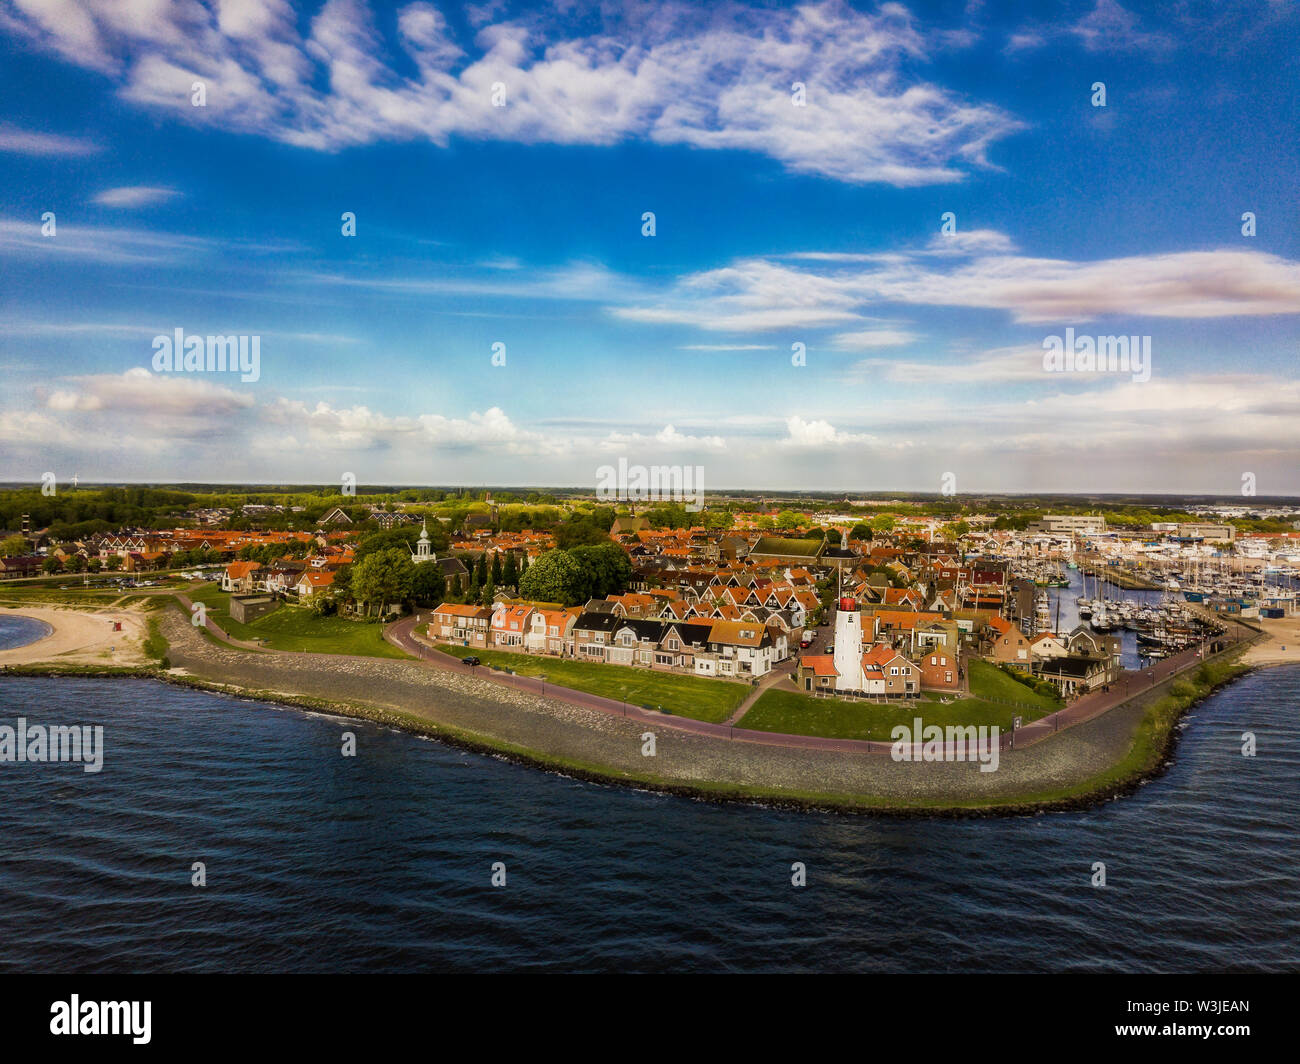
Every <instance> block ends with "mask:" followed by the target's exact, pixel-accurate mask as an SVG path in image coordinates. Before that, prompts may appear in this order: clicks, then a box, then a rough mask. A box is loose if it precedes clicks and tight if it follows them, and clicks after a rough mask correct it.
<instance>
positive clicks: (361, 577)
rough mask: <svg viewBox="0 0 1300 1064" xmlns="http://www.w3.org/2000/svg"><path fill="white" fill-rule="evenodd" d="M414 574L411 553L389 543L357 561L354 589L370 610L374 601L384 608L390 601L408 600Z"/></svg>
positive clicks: (381, 608)
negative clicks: (388, 545)
mask: <svg viewBox="0 0 1300 1064" xmlns="http://www.w3.org/2000/svg"><path fill="white" fill-rule="evenodd" d="M414 576H415V564H414V563H413V562H412V561H411V556H410V554H409V553H408V552H406V551H404V550H402V549H401V548H400V547H390V548H388V549H387V550H381V551H379V552H377V553H375V554H368V555H366V557H364V558H362V559H361V561H359V562H357V564H356V568H355V569H354V571H353V573H352V591H353V594H354V595H355V596H356V598H357V601H358V602H361V603H364V605H365V608H366V613H367V614H369V613H370V607H371V606H373V605H378V606H379V608H380V610H383V608H384V606H386V605H388V604H389V603H391V602H406V601H408V600H409V599H410V597H411V582H412V580H413V579H414Z"/></svg>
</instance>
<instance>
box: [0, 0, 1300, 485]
mask: <svg viewBox="0 0 1300 1064" xmlns="http://www.w3.org/2000/svg"><path fill="white" fill-rule="evenodd" d="M1020 7H1021V5H1006V6H1005V7H1002V8H995V7H994V5H991V4H980V3H966V4H961V3H945V4H912V5H906V6H904V5H899V4H886V5H882V6H879V7H876V6H872V5H866V4H860V5H848V4H840V3H822V4H810V5H804V6H799V7H791V6H782V5H775V4H764V5H747V6H742V5H722V6H710V7H709V8H708V9H707V10H705V9H702V8H699V7H693V6H674V5H663V4H653V5H650V4H645V5H642V4H594V5H589V4H565V5H562V6H561V7H559V8H555V7H545V8H543V7H532V6H512V5H507V4H492V3H489V4H485V5H481V6H477V7H456V8H452V7H440V6H438V5H435V4H429V3H420V2H417V3H409V4H401V5H387V4H383V3H374V4H371V5H366V4H364V3H361V2H360V0H330V2H329V3H324V4H321V3H311V4H300V5H293V6H290V5H289V4H287V3H280V2H277V0H238V2H213V3H199V2H197V0H188V2H183V3H167V2H164V0H83V2H80V3H68V2H65V0H0V100H3V106H2V108H0V167H2V169H0V277H2V278H3V280H2V281H0V366H2V367H3V371H4V374H5V378H6V388H5V391H4V396H3V399H0V459H3V461H2V462H0V478H2V479H17V480H27V479H30V480H33V481H36V480H39V478H40V474H41V473H42V472H44V471H45V470H53V471H55V472H56V473H57V474H58V475H59V476H60V478H62V477H64V476H70V475H71V474H72V473H73V472H76V473H77V474H78V475H79V476H80V477H81V478H82V479H83V480H90V479H106V480H212V481H234V480H246V479H259V480H261V479H264V480H275V481H309V480H310V481H337V480H339V478H340V476H341V475H342V473H343V472H354V473H355V474H356V475H357V477H358V478H359V480H360V481H361V482H362V483H365V482H372V483H374V482H386V483H395V482H401V483H437V484H448V483H463V484H480V483H512V484H573V485H588V486H589V485H593V484H594V483H595V480H596V469H597V467H598V466H600V465H602V464H605V463H611V464H612V463H614V462H616V460H617V459H618V458H619V457H626V458H627V459H628V460H629V461H630V462H633V463H643V464H647V465H648V464H655V463H665V464H691V465H699V466H702V467H703V468H704V471H705V484H706V486H707V487H723V486H744V487H756V488H764V487H765V488H776V487H788V488H833V489H844V490H846V491H854V490H891V489H897V490H921V491H936V490H938V489H939V485H940V481H941V478H942V476H943V474H944V473H947V472H952V473H954V474H955V475H956V481H957V487H958V490H962V491H987V490H1006V491H1021V490H1023V491H1042V490H1079V491H1170V492H1177V491H1204V492H1216V493H1223V494H1233V493H1235V492H1237V491H1238V490H1239V486H1240V484H1241V479H1242V474H1243V473H1245V472H1248V471H1249V472H1253V473H1255V474H1256V479H1257V485H1258V491H1259V492H1260V494H1289V493H1300V464H1298V463H1297V462H1296V461H1295V457H1296V453H1297V443H1300V417H1298V416H1297V415H1300V380H1298V379H1297V373H1296V360H1297V355H1298V354H1300V206H1298V205H1297V201H1296V190H1297V189H1298V188H1300V161H1298V153H1297V147H1296V130H1297V129H1300V113H1298V112H1300V105H1298V104H1297V92H1296V90H1297V86H1298V85H1300V77H1298V76H1297V75H1298V70H1297V66H1298V64H1300V59H1298V58H1297V57H1300V46H1298V45H1300V12H1298V11H1297V6H1296V4H1295V3H1291V2H1282V0H1279V2H1276V3H1266V2H1259V3H1239V4H1238V3H1227V4H1224V3H1205V4H1197V3H1187V4H1181V5H1177V6H1176V8H1175V9H1174V10H1173V11H1170V10H1169V5H1149V6H1143V5H1136V4H1132V5H1129V6H1128V7H1121V6H1120V5H1119V4H1117V3H1115V2H1114V0H1086V2H1083V3H1074V4H1064V5H1054V7H1055V8H1056V10H1055V13H1054V14H1053V15H1052V16H1051V17H1050V18H1044V17H1037V18H1035V17H1031V16H1029V15H1025V14H1023V13H1022V12H1021V11H1020ZM196 81H200V82H202V83H203V85H204V89H205V93H206V97H205V105H204V106H202V107H196V106H194V105H193V102H192V86H193V83H194V82H196ZM796 82H799V83H802V84H803V85H804V101H805V103H804V105H803V106H797V105H796V103H795V100H794V95H793V93H792V86H793V85H794V83H796ZM1097 82H1101V83H1104V85H1105V91H1106V105H1105V106H1104V107H1098V106H1094V105H1093V102H1092V101H1093V96H1094V90H1093V85H1094V84H1095V83H1097ZM494 86H499V87H500V88H502V89H503V90H504V101H505V103H504V106H499V107H498V106H493V103H492V96H493V92H494ZM47 211H52V212H54V214H55V219H56V227H57V228H56V232H55V235H53V236H52V237H48V236H43V235H42V233H41V216H42V214H43V213H44V212H47ZM344 211H352V212H355V214H356V218H357V233H356V236H354V237H345V236H343V235H341V232H340V227H341V222H340V216H341V215H342V213H343V212H344ZM646 211H653V212H654V214H655V220H656V233H655V235H654V236H651V237H647V236H643V235H642V215H643V213H644V212H646ZM1247 211H1249V212H1253V214H1254V215H1255V219H1256V222H1255V224H1256V232H1255V235H1253V236H1246V235H1243V232H1242V224H1243V223H1242V215H1243V213H1245V212H1247ZM946 212H952V214H953V215H955V233H943V232H941V219H942V217H943V215H944V214H945V213H946ZM1067 326H1068V327H1071V328H1073V329H1074V330H1075V332H1076V333H1077V334H1085V335H1089V336H1106V335H1124V336H1143V337H1150V345H1151V352H1152V355H1151V359H1152V361H1151V372H1150V379H1149V380H1135V379H1133V378H1134V375H1133V374H1123V373H1095V372H1094V373H1052V372H1047V371H1045V370H1044V368H1043V342H1044V339H1045V338H1046V337H1048V336H1052V335H1063V334H1064V330H1065V328H1066V327H1067ZM177 327H180V328H183V329H184V330H185V331H186V332H187V333H192V334H221V335H254V334H256V335H258V336H260V337H261V352H262V362H261V376H260V379H259V380H257V381H256V382H248V383H244V382H240V381H239V380H238V378H237V377H232V376H231V375H229V374H224V375H223V374H157V373H154V372H153V371H152V370H151V368H150V360H151V358H152V353H153V351H152V340H153V337H154V336H155V335H158V334H170V333H171V332H172V331H173V330H174V329H176V328H177ZM498 342H500V343H503V344H505V350H506V364H505V365H504V366H494V365H492V362H491V355H492V345H493V344H494V343H498ZM794 344H803V345H804V346H805V348H806V352H807V356H806V364H805V365H799V366H795V365H792V364H791V351H792V345H794Z"/></svg>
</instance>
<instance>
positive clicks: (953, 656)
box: [916, 646, 963, 693]
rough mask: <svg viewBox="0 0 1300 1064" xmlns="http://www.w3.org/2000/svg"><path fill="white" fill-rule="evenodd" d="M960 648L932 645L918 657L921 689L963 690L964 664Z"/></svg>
mask: <svg viewBox="0 0 1300 1064" xmlns="http://www.w3.org/2000/svg"><path fill="white" fill-rule="evenodd" d="M960 654H961V651H960V650H956V649H953V650H949V649H948V648H947V647H938V646H936V647H931V648H930V650H929V652H927V653H924V654H921V655H920V657H918V658H917V659H916V662H917V668H919V669H920V670H921V690H923V691H945V692H950V693H952V692H957V691H960V690H961V686H962V676H963V665H962V662H961V657H960Z"/></svg>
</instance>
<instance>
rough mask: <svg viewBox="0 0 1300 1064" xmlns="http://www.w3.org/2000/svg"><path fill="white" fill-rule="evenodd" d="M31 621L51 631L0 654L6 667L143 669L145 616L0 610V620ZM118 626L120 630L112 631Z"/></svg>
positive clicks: (31, 608)
mask: <svg viewBox="0 0 1300 1064" xmlns="http://www.w3.org/2000/svg"><path fill="white" fill-rule="evenodd" d="M15 616H17V617H32V618H35V619H36V620H38V621H44V622H45V623H46V624H48V625H49V626H50V628H51V629H53V630H52V631H51V632H50V634H49V635H47V636H45V638H43V639H38V640H36V642H34V643H28V644H27V645H26V646H22V647H15V648H13V649H12V650H0V666H7V665H38V664H45V663H47V662H48V663H49V664H52V665H145V664H148V659H147V658H146V657H145V654H144V649H143V646H142V644H143V642H144V639H145V636H146V634H147V632H146V624H147V622H146V616H147V615H146V614H144V613H140V612H138V611H135V610H113V609H108V610H96V611H88V610H82V609H59V608H57V607H53V606H21V607H17V608H0V617H15ZM115 622H120V623H121V625H122V630H121V631H120V632H117V631H114V630H113V625H114V623H115Z"/></svg>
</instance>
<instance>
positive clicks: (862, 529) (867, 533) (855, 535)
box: [849, 521, 872, 540]
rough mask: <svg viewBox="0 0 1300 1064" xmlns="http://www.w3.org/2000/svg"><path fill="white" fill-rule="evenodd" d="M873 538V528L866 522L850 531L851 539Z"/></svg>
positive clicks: (861, 522) (859, 523)
mask: <svg viewBox="0 0 1300 1064" xmlns="http://www.w3.org/2000/svg"><path fill="white" fill-rule="evenodd" d="M871 536H872V528H871V526H870V525H869V524H867V523H866V522H865V521H859V522H858V523H857V524H856V525H854V526H853V527H852V528H851V529H850V530H849V539H865V540H869V539H871Z"/></svg>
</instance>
